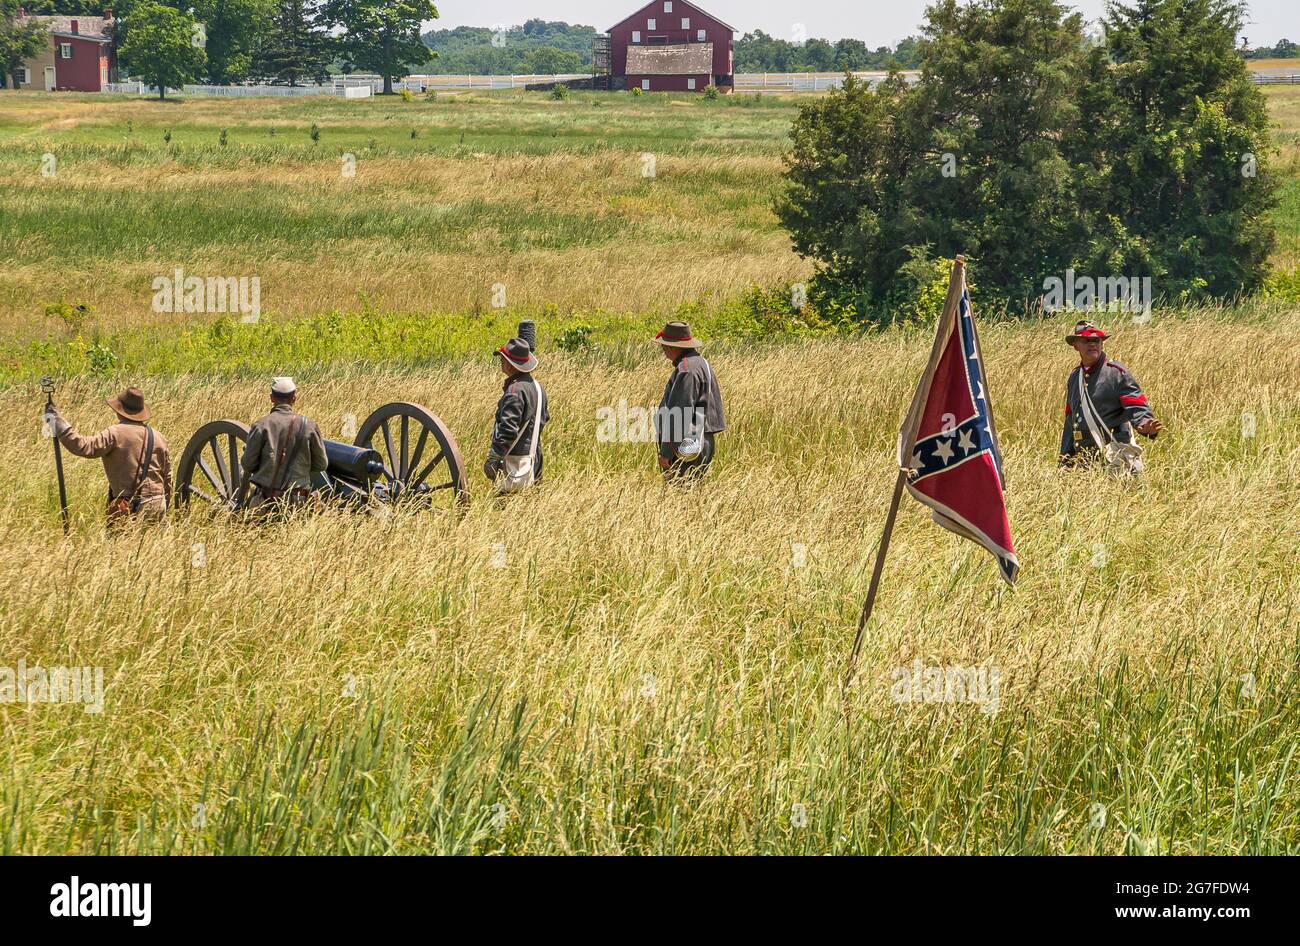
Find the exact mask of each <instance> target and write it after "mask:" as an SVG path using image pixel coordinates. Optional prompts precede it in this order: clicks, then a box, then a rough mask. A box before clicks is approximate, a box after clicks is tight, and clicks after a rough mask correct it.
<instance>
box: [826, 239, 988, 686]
mask: <svg viewBox="0 0 1300 946" xmlns="http://www.w3.org/2000/svg"><path fill="white" fill-rule="evenodd" d="M965 285H966V257H965V256H962V255H960V254H958V255H957V256H956V257H955V258H954V259H953V261H952V273H951V274H950V275H949V277H948V296H947V298H946V299H944V303H943V314H942V315H940V317H939V324H938V326H937V327H936V330H935V336H934V345H933V346H932V347H931V349H930V358H929V362H928V364H927V365H926V369H925V374H924V375H923V376H922V379H921V384H920V385H919V386H918V388H917V391H916V395H915V396H914V397H913V399H912V406H911V408H909V409H908V412H907V418H906V419H905V420H904V421H903V430H902V431H901V432H900V434H899V444H900V447H899V449H900V450H901V449H902V444H903V443H907V444H912V443H913V442H914V441H915V440H916V430H917V427H918V426H919V425H920V423H921V417H920V414H919V413H918V408H919V405H921V404H923V403H924V399H925V395H926V394H927V391H928V388H927V385H928V384H929V379H930V378H931V377H933V375H934V371H935V368H936V367H938V364H939V359H940V357H941V356H942V355H943V345H944V341H945V333H944V327H945V326H947V325H949V324H950V321H949V320H950V319H952V318H954V317H955V314H956V312H957V303H958V300H960V299H961V293H962V289H963V287H964V286H965ZM908 450H909V451H910V450H911V447H910V446H909V447H908ZM907 476H908V469H907V467H905V466H903V461H902V459H901V457H900V459H899V467H898V478H897V479H895V480H894V495H893V497H892V498H891V499H890V501H889V514H888V515H887V516H886V517H885V529H884V531H883V532H882V533H881V535H880V548H879V549H878V550H877V551H876V564H875V566H874V567H873V568H872V570H871V584H870V585H868V586H867V598H866V600H865V601H863V602H862V613H861V614H860V615H859V616H858V633H857V634H856V635H855V636H854V638H853V650H852V652H851V653H850V654H849V666H848V669H847V670H846V671H845V673H844V689H846V690H847V689H848V687H849V684H850V683H852V682H853V674H854V672H855V671H856V670H857V663H858V653H859V652H860V651H861V650H862V635H863V632H864V631H865V630H866V628H867V621H868V620H869V619H870V617H871V609H872V608H873V607H874V606H875V603H876V592H877V591H878V590H879V589H880V575H881V572H883V571H884V569H885V553H886V552H888V551H889V537H890V535H891V534H892V533H893V531H894V520H895V519H896V518H897V517H898V502H899V500H900V499H902V497H903V487H904V486H906V485H907Z"/></svg>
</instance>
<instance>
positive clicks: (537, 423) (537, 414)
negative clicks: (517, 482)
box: [528, 378, 546, 459]
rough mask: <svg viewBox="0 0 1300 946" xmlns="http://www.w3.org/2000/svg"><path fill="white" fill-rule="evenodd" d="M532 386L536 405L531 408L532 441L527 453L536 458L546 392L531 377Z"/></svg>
mask: <svg viewBox="0 0 1300 946" xmlns="http://www.w3.org/2000/svg"><path fill="white" fill-rule="evenodd" d="M533 388H534V389H535V390H536V391H537V407H536V408H535V409H534V410H533V442H532V444H531V445H530V446H529V447H528V455H529V456H530V457H532V458H533V459H536V458H537V437H538V434H539V433H540V432H541V427H542V408H543V407H544V406H545V402H544V401H543V400H542V399H543V398H544V397H546V393H545V392H544V391H542V386H541V385H540V384H538V383H537V379H536V378H533Z"/></svg>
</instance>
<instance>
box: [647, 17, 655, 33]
mask: <svg viewBox="0 0 1300 946" xmlns="http://www.w3.org/2000/svg"><path fill="white" fill-rule="evenodd" d="M645 28H646V29H648V30H652V29H655V18H654V17H650V18H649V19H648V20H646V21H645Z"/></svg>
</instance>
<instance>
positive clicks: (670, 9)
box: [664, 0, 673, 13]
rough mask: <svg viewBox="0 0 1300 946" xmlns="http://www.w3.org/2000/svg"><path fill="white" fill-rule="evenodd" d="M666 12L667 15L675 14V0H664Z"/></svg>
mask: <svg viewBox="0 0 1300 946" xmlns="http://www.w3.org/2000/svg"><path fill="white" fill-rule="evenodd" d="M664 12H665V13H672V12H673V0H664Z"/></svg>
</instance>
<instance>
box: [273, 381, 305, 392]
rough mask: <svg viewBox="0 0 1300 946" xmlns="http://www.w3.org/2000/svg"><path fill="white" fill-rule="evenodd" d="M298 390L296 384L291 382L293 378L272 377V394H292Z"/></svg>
mask: <svg viewBox="0 0 1300 946" xmlns="http://www.w3.org/2000/svg"><path fill="white" fill-rule="evenodd" d="M297 390H298V385H296V384H294V383H293V378H272V379H271V393H272V394H293V393H294V392H295V391H297Z"/></svg>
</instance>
